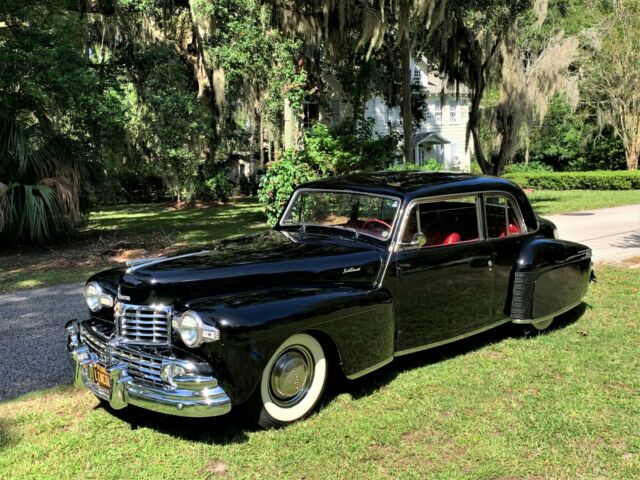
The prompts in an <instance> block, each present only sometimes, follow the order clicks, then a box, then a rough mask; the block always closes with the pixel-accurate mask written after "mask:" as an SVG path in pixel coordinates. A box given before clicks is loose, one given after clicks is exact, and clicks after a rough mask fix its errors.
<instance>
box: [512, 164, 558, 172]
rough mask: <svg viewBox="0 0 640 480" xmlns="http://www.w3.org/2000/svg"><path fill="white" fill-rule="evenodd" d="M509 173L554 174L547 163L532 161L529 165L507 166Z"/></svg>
mask: <svg viewBox="0 0 640 480" xmlns="http://www.w3.org/2000/svg"><path fill="white" fill-rule="evenodd" d="M506 172H507V173H532V172H553V168H551V167H550V166H549V165H547V164H546V163H542V162H538V161H532V162H529V163H520V162H518V163H512V164H511V165H507V168H506Z"/></svg>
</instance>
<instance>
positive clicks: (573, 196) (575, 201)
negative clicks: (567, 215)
mask: <svg viewBox="0 0 640 480" xmlns="http://www.w3.org/2000/svg"><path fill="white" fill-rule="evenodd" d="M528 196H529V200H530V201H531V204H532V205H533V208H534V209H535V210H536V212H537V213H539V214H540V215H551V214H554V213H563V212H577V211H580V210H593V209H596V208H607V207H619V206H621V205H632V204H637V203H640V191H639V190H611V191H608V190H563V191H556V190H536V191H534V192H532V193H530V194H529V195H528Z"/></svg>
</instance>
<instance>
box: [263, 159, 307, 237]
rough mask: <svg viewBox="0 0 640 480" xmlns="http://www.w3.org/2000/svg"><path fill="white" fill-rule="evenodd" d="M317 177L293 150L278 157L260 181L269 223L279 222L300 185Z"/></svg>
mask: <svg viewBox="0 0 640 480" xmlns="http://www.w3.org/2000/svg"><path fill="white" fill-rule="evenodd" d="M316 178H318V175H317V173H316V172H315V171H314V169H313V168H312V167H311V166H310V165H309V164H307V163H305V161H304V160H303V159H302V158H300V157H298V156H296V155H295V153H294V152H293V151H292V150H287V151H286V152H285V153H284V155H283V156H282V158H280V159H276V160H275V161H274V162H273V163H272V164H271V165H270V166H269V169H268V170H267V172H266V173H265V175H264V177H262V180H261V182H260V192H259V199H260V203H262V204H263V205H264V207H265V213H266V215H267V221H268V223H269V224H270V225H275V224H276V223H277V221H278V219H279V218H280V215H281V213H282V209H283V208H284V207H285V206H286V204H287V202H288V201H289V198H290V197H291V194H292V193H293V191H294V189H295V188H296V187H297V186H298V185H300V184H302V183H305V182H309V181H311V180H314V179H316Z"/></svg>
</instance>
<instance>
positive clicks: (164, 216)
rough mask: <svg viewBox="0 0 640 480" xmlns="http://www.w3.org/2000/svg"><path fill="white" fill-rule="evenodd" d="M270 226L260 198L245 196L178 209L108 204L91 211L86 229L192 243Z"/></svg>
mask: <svg viewBox="0 0 640 480" xmlns="http://www.w3.org/2000/svg"><path fill="white" fill-rule="evenodd" d="M264 228H266V225H265V217H264V214H263V213H262V208H261V206H260V204H259V203H258V201H257V199H256V198H241V199H236V200H234V202H233V203H231V204H229V205H225V206H213V207H202V208H185V209H179V210H176V209H174V208H170V207H166V206H164V205H158V204H141V205H121V206H116V207H104V208H102V209H99V210H97V211H94V212H91V215H90V217H89V223H88V225H87V227H86V228H85V229H84V232H86V233H100V234H102V235H107V236H108V235H109V234H110V233H111V234H117V235H119V236H123V237H129V236H136V235H139V236H145V235H152V234H160V235H166V236H168V237H169V238H170V240H171V241H173V242H175V243H178V244H181V245H188V246H199V245H204V244H206V243H208V242H211V241H212V240H218V239H221V238H227V237H231V236H235V235H242V234H246V233H251V232H255V231H259V230H261V229H264Z"/></svg>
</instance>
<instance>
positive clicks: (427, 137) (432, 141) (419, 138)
mask: <svg viewBox="0 0 640 480" xmlns="http://www.w3.org/2000/svg"><path fill="white" fill-rule="evenodd" d="M413 143H414V145H422V144H423V143H426V144H427V145H444V144H445V143H451V142H450V141H449V140H447V139H446V138H444V137H442V136H440V135H438V134H437V133H435V132H421V133H416V134H415V135H414V136H413Z"/></svg>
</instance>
